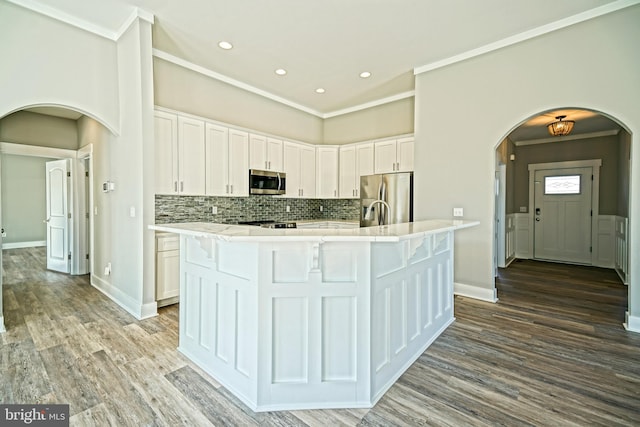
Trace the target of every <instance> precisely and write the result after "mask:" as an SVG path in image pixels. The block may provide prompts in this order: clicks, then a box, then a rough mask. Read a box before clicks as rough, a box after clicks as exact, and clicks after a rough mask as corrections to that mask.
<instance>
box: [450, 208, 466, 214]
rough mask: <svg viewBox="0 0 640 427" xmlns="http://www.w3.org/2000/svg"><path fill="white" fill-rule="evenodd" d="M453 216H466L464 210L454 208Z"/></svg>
mask: <svg viewBox="0 0 640 427" xmlns="http://www.w3.org/2000/svg"><path fill="white" fill-rule="evenodd" d="M453 216H464V210H463V209H462V208H453Z"/></svg>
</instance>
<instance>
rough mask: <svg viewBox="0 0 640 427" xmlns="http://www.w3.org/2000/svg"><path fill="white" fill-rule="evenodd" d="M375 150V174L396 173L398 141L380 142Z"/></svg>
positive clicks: (375, 146) (375, 145)
mask: <svg viewBox="0 0 640 427" xmlns="http://www.w3.org/2000/svg"><path fill="white" fill-rule="evenodd" d="M374 149H375V155H374V157H375V168H374V171H375V173H389V172H395V167H396V141H395V140H389V141H380V142H376V143H375V144H374Z"/></svg>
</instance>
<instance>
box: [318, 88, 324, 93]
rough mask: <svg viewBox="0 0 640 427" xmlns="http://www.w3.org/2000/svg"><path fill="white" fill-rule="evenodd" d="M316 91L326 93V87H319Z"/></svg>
mask: <svg viewBox="0 0 640 427" xmlns="http://www.w3.org/2000/svg"><path fill="white" fill-rule="evenodd" d="M316 93H324V89H323V88H321V87H319V88H318V89H316Z"/></svg>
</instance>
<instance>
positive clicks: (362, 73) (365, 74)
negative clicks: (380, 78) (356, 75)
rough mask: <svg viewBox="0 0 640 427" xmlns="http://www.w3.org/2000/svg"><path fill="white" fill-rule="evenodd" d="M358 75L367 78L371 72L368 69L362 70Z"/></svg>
mask: <svg viewBox="0 0 640 427" xmlns="http://www.w3.org/2000/svg"><path fill="white" fill-rule="evenodd" d="M360 77H362V78H363V79H367V78H369V77H371V73H370V72H368V71H363V72H361V73H360Z"/></svg>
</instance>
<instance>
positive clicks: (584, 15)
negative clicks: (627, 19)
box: [413, 0, 640, 75]
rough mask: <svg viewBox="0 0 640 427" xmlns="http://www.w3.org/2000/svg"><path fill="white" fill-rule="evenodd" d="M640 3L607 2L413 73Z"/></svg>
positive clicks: (626, 1)
mask: <svg viewBox="0 0 640 427" xmlns="http://www.w3.org/2000/svg"><path fill="white" fill-rule="evenodd" d="M637 4H640V0H616V1H614V2H611V3H607V4H605V5H603V6H599V7H596V8H593V9H591V10H587V11H584V12H581V13H578V14H576V15H573V16H569V17H567V18H563V19H560V20H558V21H555V22H551V23H549V24H546V25H542V26H540V27H537V28H534V29H532V30H528V31H524V32H522V33H519V34H516V35H514V36H511V37H507V38H504V39H502V40H498V41H497V42H494V43H489V44H486V45H484V46H481V47H479V48H476V49H471V50H468V51H466V52H463V53H461V54H458V55H454V56H451V57H449V58H445V59H442V60H440V61H435V62H431V63H429V64H426V65H423V66H420V67H417V68H414V69H413V74H414V75H418V74H422V73H426V72H429V71H433V70H437V69H438V68H443V67H446V66H448V65H451V64H455V63H457V62H462V61H465V60H467V59H470V58H474V57H476V56H480V55H484V54H485V53H489V52H493V51H495V50H498V49H502V48H504V47H507V46H511V45H514V44H517V43H521V42H523V41H527V40H530V39H533V38H535V37H538V36H541V35H544V34H548V33H551V32H554V31H556V30H560V29H562V28H566V27H569V26H571V25H575V24H579V23H581V22H584V21H588V20H590V19H593V18H597V17H599V16H603V15H607V14H609V13H613V12H616V11H618V10H621V9H626V8H628V7H631V6H635V5H637Z"/></svg>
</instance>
